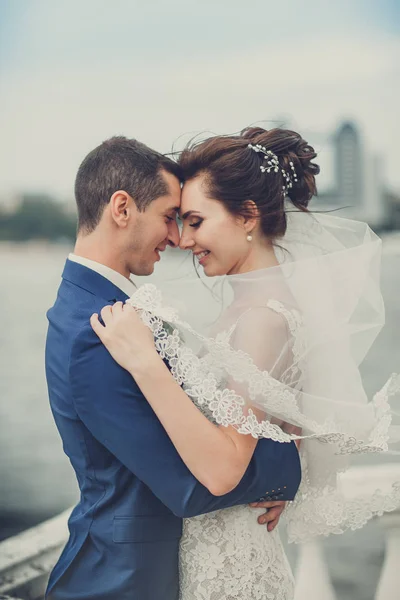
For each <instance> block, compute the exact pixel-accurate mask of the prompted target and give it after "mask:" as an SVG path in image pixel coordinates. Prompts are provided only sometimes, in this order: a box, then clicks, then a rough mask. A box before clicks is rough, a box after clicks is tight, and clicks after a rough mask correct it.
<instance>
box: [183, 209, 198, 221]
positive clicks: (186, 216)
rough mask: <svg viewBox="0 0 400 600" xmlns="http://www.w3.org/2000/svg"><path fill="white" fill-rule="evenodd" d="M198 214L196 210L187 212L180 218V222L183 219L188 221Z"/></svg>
mask: <svg viewBox="0 0 400 600" xmlns="http://www.w3.org/2000/svg"><path fill="white" fill-rule="evenodd" d="M199 214H200V213H199V211H198V210H188V211H186V212H185V213H184V214H183V215H182V216H181V219H182V221H184V220H185V219H188V218H189V217H191V216H192V215H199Z"/></svg>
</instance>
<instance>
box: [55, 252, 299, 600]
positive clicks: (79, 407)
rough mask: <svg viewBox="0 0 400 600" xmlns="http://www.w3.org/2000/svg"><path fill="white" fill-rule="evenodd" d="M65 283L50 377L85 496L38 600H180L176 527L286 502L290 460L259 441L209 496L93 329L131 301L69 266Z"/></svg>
mask: <svg viewBox="0 0 400 600" xmlns="http://www.w3.org/2000/svg"><path fill="white" fill-rule="evenodd" d="M62 279H63V280H62V283H61V285H60V288H59V290H58V295H57V299H56V302H55V304H54V306H53V307H52V308H51V309H50V310H49V312H48V319H49V329H48V334H47V343H46V376H47V383H48V389H49V397H50V404H51V409H52V412H53V415H54V419H55V422H56V425H57V427H58V430H59V432H60V435H61V437H62V440H63V447H64V451H65V453H66V454H67V456H68V457H69V459H70V461H71V464H72V466H73V468H74V470H75V473H76V477H77V480H78V484H79V488H80V492H81V495H80V500H79V503H78V505H77V506H76V507H75V509H74V510H73V512H72V514H71V517H70V519H69V531H70V536H69V540H68V542H67V545H66V546H65V548H64V550H63V552H62V554H61V557H60V559H59V561H58V563H57V564H56V566H55V568H54V570H53V572H52V574H51V576H50V581H49V585H48V589H47V595H46V597H47V598H48V599H52V600H67V599H68V600H72V599H73V600H79V599H89V598H90V599H93V600H94V599H96V600H100V599H101V600H128V599H129V600H177V599H178V592H179V578H178V552H179V538H180V536H181V532H182V517H190V516H193V515H199V514H201V513H206V512H211V511H213V510H217V509H222V508H226V507H229V506H234V505H238V504H245V503H248V502H251V501H254V500H257V499H259V498H265V497H271V493H270V492H271V491H272V490H275V492H274V494H273V496H274V497H278V498H279V499H282V500H285V499H286V500H290V499H293V497H294V495H295V493H296V491H297V488H298V486H299V483H300V464H299V458H298V453H297V450H296V448H295V446H294V444H279V443H276V442H272V441H270V440H261V441H260V442H259V443H258V444H257V448H256V451H255V453H254V457H253V459H252V460H251V463H250V465H249V467H248V469H247V471H246V473H245V475H244V477H243V479H242V481H241V482H240V484H239V485H238V486H237V487H236V488H235V489H234V490H233V491H232V492H230V493H229V494H226V495H225V496H221V497H215V496H213V495H212V494H210V493H209V491H208V490H207V489H206V488H205V487H204V486H203V485H201V484H200V483H199V482H198V481H197V480H196V479H195V478H194V477H193V475H192V474H191V473H190V471H189V470H188V469H187V467H186V466H185V464H184V463H183V462H182V460H181V458H180V456H179V455H178V453H177V452H176V450H175V448H174V446H173V444H172V443H171V441H170V439H169V438H168V436H167V434H166V433H165V431H164V429H163V427H162V426H161V424H160V422H159V421H158V419H157V417H156V415H155V413H154V412H153V410H152V409H151V407H150V405H149V404H148V403H147V401H146V399H145V398H144V397H143V395H142V393H141V392H140V390H139V388H138V386H137V385H136V384H135V381H134V380H133V379H132V377H131V376H130V374H129V373H128V372H127V371H125V370H124V369H122V368H121V367H120V366H119V365H118V364H117V363H116V362H115V361H114V360H113V359H112V358H111V355H110V354H109V353H108V351H107V350H106V349H105V347H104V346H103V345H102V344H101V343H100V341H99V339H98V338H97V336H96V335H95V333H94V332H93V331H92V329H91V327H90V324H89V317H90V315H91V314H92V313H94V312H99V311H100V309H101V308H102V307H103V306H104V305H105V304H110V303H114V302H115V301H117V300H122V301H124V300H126V298H127V296H126V295H125V294H124V292H122V291H121V290H120V289H119V288H117V287H116V286H115V285H113V284H112V283H111V282H110V281H108V280H107V279H105V278H104V277H102V276H101V275H99V274H98V273H96V272H94V271H92V270H91V269H88V268H86V267H84V266H82V265H79V264H77V263H74V262H71V261H67V263H66V265H65V269H64V272H63V275H62ZM160 394H162V390H160ZM278 488H279V489H278ZM254 518H256V516H255V517H254ZM266 535H268V534H267V532H266Z"/></svg>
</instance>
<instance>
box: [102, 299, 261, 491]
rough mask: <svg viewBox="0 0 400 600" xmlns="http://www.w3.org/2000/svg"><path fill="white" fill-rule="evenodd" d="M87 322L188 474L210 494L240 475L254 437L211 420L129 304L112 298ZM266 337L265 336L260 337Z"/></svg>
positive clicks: (225, 488) (226, 488) (228, 486)
mask: <svg viewBox="0 0 400 600" xmlns="http://www.w3.org/2000/svg"><path fill="white" fill-rule="evenodd" d="M101 316H102V319H103V321H104V326H103V325H102V324H101V323H100V322H99V320H98V317H97V315H93V317H92V319H91V324H92V327H93V329H94V331H95V332H96V333H97V335H98V336H99V337H100V339H101V340H102V342H103V343H104V344H105V345H106V347H107V348H108V350H109V352H110V353H111V354H112V356H113V357H114V359H115V360H116V361H117V362H118V363H119V364H120V365H121V366H122V367H124V368H125V369H127V370H128V371H129V372H130V373H131V375H132V377H133V378H134V379H135V381H136V383H137V384H138V386H139V387H140V389H141V391H142V393H143V395H144V396H145V397H146V399H147V401H148V402H149V404H150V405H151V407H152V408H153V410H154V412H155V413H156V415H157V417H158V419H159V420H160V422H161V423H162V425H163V427H164V428H165V430H166V432H167V433H168V436H169V437H170V439H171V440H172V442H173V444H174V446H175V447H176V449H177V451H178V453H179V454H180V456H181V458H182V460H183V461H184V462H185V464H186V465H187V467H188V469H189V470H190V471H191V472H192V473H193V475H194V476H195V477H196V478H197V479H198V480H199V481H200V482H201V483H202V484H203V485H204V486H205V487H207V488H208V490H209V491H210V492H211V493H212V494H213V495H215V496H219V495H223V494H226V493H228V492H229V491H231V490H232V489H234V488H235V487H236V486H237V484H238V483H239V481H240V480H241V479H242V477H243V475H244V473H245V471H246V469H247V467H248V465H249V462H250V460H251V457H252V455H253V452H254V450H255V447H256V444H257V439H255V438H253V437H252V436H251V435H243V434H239V433H238V432H237V431H236V429H235V428H233V427H218V426H217V425H215V424H214V423H212V422H210V421H209V420H208V419H207V418H206V417H205V416H204V415H203V414H202V413H201V411H200V410H199V409H198V408H197V407H196V406H195V405H194V404H193V402H192V401H191V399H190V398H189V397H188V396H187V394H186V393H185V392H184V391H183V389H182V388H181V387H180V386H179V385H178V384H177V383H176V381H175V380H174V378H173V376H172V375H171V373H170V371H169V370H168V368H167V366H166V365H165V363H164V362H163V360H162V359H161V358H160V356H159V355H158V354H157V352H156V350H155V347H154V341H153V336H152V334H151V332H150V330H149V329H148V328H147V327H146V326H145V325H143V323H142V321H141V320H140V318H139V316H138V315H137V314H136V312H135V310H134V309H133V308H132V307H131V306H130V305H124V306H123V305H122V304H121V303H117V304H115V305H114V306H113V307H111V306H107V307H105V308H104V309H103V310H102V312H101ZM264 343H265V342H264Z"/></svg>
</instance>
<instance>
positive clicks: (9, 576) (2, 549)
mask: <svg viewBox="0 0 400 600" xmlns="http://www.w3.org/2000/svg"><path fill="white" fill-rule="evenodd" d="M70 512H71V511H70V510H67V511H65V512H63V513H61V514H60V515H57V517H54V518H53V519H50V520H49V521H46V522H45V523H42V524H41V525H38V526H37V527H33V528H32V529H28V530H27V531H24V532H23V533H20V534H19V535H16V536H15V537H12V538H9V539H7V540H5V541H4V542H1V543H0V599H1V598H2V597H3V595H4V596H6V597H9V596H11V597H12V598H13V599H14V598H18V599H21V600H22V599H23V600H41V599H42V598H43V597H44V592H45V589H46V585H47V580H48V577H49V573H50V571H51V569H52V568H53V566H54V564H55V563H56V561H57V559H58V556H59V554H60V552H61V549H62V547H63V546H64V544H65V542H66V540H67V537H68V528H67V519H68V517H69V514H70Z"/></svg>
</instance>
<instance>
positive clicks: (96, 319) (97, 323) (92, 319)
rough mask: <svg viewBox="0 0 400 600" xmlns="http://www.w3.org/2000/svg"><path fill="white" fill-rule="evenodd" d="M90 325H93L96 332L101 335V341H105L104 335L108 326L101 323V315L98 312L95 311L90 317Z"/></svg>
mask: <svg viewBox="0 0 400 600" xmlns="http://www.w3.org/2000/svg"><path fill="white" fill-rule="evenodd" d="M90 325H91V326H92V329H93V331H94V332H95V334H96V335H98V336H99V338H100V339H101V341H103V335H104V332H105V330H106V328H105V327H104V325H102V324H101V323H100V321H99V315H98V314H97V313H94V314H93V315H92V316H91V317H90Z"/></svg>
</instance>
